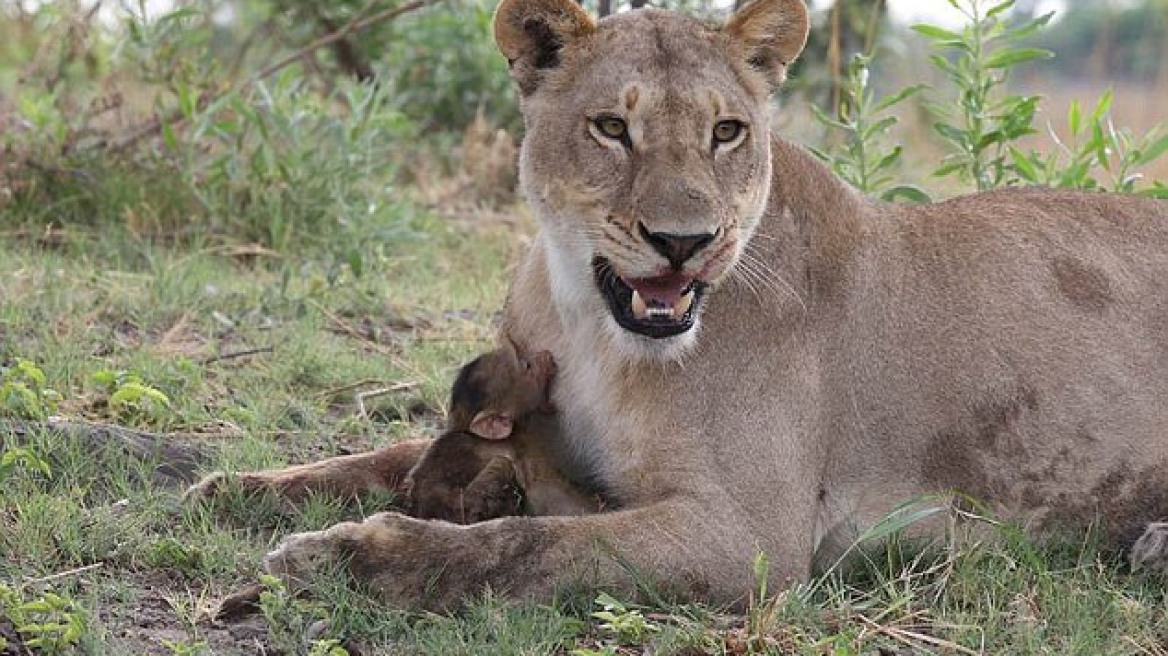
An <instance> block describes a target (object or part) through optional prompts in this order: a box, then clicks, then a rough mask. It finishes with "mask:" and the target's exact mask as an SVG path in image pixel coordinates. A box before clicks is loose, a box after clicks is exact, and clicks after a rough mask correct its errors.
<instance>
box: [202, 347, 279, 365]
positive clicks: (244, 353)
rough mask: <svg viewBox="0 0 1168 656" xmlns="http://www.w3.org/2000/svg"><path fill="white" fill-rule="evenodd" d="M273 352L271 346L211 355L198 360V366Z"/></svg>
mask: <svg viewBox="0 0 1168 656" xmlns="http://www.w3.org/2000/svg"><path fill="white" fill-rule="evenodd" d="M273 351H275V349H274V348H272V347H271V346H261V347H259V348H253V349H246V350H243V351H233V352H231V353H220V354H218V355H212V356H209V357H206V358H203V359H202V360H199V364H201V365H204V366H206V365H209V364H212V363H215V362H222V361H223V360H234V359H236V358H246V357H247V356H249V355H259V354H260V353H271V352H273Z"/></svg>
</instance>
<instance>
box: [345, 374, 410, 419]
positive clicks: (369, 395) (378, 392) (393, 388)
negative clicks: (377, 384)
mask: <svg viewBox="0 0 1168 656" xmlns="http://www.w3.org/2000/svg"><path fill="white" fill-rule="evenodd" d="M417 386H418V384H417V383H415V382H414V381H412V380H407V381H402V382H400V383H396V384H394V385H390V386H389V387H381V388H378V389H374V390H369V391H366V392H358V393H357V394H356V397H357V412H358V414H359V415H360V417H361V418H362V419H368V418H369V413H368V412H367V411H366V409H365V400H366V399H375V398H377V397H379V396H385V395H386V394H393V393H394V392H404V391H405V390H411V389H414V388H415V387H417Z"/></svg>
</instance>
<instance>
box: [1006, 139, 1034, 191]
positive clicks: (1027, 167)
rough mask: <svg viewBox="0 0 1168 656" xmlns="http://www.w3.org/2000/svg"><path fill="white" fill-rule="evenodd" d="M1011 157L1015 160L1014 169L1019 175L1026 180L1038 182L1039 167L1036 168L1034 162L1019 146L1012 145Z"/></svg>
mask: <svg viewBox="0 0 1168 656" xmlns="http://www.w3.org/2000/svg"><path fill="white" fill-rule="evenodd" d="M1010 157H1011V158H1012V159H1013V162H1014V170H1015V171H1017V172H1018V175H1020V176H1022V178H1023V179H1024V180H1026V181H1027V182H1031V183H1036V182H1038V169H1037V168H1035V166H1034V162H1032V161H1031V160H1030V158H1029V157H1028V156H1027V155H1025V154H1024V153H1023V152H1022V151H1020V150H1018V149H1017V148H1015V147H1013V146H1010Z"/></svg>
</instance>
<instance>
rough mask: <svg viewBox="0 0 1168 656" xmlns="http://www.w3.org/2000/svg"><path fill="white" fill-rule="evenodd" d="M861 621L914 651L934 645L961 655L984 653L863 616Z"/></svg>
mask: <svg viewBox="0 0 1168 656" xmlns="http://www.w3.org/2000/svg"><path fill="white" fill-rule="evenodd" d="M859 618H860V620H861V621H862V622H864V623H865V624H867V625H868V626H870V627H871V628H872V630H873V631H875V632H877V633H882V634H884V635H886V636H888V637H889V638H892V639H893V640H896V641H897V642H901V643H903V644H906V645H908V646H909V647H912V648H913V649H925V647H923V646H922V645H932V646H933V647H940V648H942V649H945V650H947V651H955V652H957V653H959V654H968V655H969V656H981V653H982V652H979V651H974V650H972V649H970V648H968V647H962V646H961V645H959V644H957V643H956V642H952V641H950V640H942V639H941V638H934V637H933V636H931V635H927V634H924V633H918V632H916V631H909V630H907V629H900V628H897V627H895V626H884V625H881V624H878V623H876V622H874V621H872V620H870V619H868V618H867V617H864V616H863V615H860V616H859Z"/></svg>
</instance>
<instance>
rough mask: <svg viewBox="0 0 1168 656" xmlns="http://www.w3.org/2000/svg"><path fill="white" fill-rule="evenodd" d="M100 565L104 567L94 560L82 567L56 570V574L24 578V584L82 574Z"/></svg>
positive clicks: (47, 581) (103, 564)
mask: <svg viewBox="0 0 1168 656" xmlns="http://www.w3.org/2000/svg"><path fill="white" fill-rule="evenodd" d="M102 567H105V563H103V562H96V563H93V564H92V565H85V566H84V567H77V568H74V569H69V570H65V571H64V572H57V573H56V574H50V575H48V576H42V577H40V578H39V579H27V580H25V584H26V585H40V584H42V583H50V582H52V581H57V580H60V579H63V578H67V577H70V576H76V575H78V574H84V573H85V572H90V571H93V570H95V569H100V568H102Z"/></svg>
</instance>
